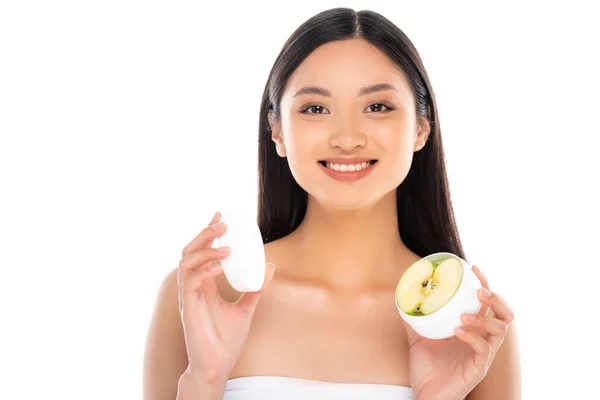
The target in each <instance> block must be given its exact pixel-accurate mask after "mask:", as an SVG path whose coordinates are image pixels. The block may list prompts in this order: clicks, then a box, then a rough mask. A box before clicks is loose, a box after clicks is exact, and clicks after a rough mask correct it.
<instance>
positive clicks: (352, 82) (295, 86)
mask: <svg viewBox="0 0 600 400" xmlns="http://www.w3.org/2000/svg"><path fill="white" fill-rule="evenodd" d="M375 83H390V84H392V85H394V86H395V87H396V88H398V90H399V92H398V93H397V94H398V95H400V96H407V95H410V93H411V90H410V86H409V84H408V82H407V81H406V79H405V78H404V76H403V73H402V71H401V70H400V69H399V68H398V67H397V66H396V64H394V62H393V61H392V60H390V58H389V57H388V56H387V55H386V54H385V53H384V52H382V51H381V50H379V49H378V48H377V47H376V46H374V45H372V44H371V43H369V42H367V41H366V40H364V39H351V40H344V41H335V42H329V43H326V44H324V45H322V46H320V47H318V48H317V49H316V50H314V51H313V52H312V53H311V54H309V55H308V57H306V59H304V61H303V62H302V63H301V64H300V65H299V66H298V68H297V69H296V70H295V71H294V73H293V74H292V75H291V76H290V79H289V80H288V84H287V87H286V93H285V96H286V97H287V96H292V95H293V94H294V93H296V91H298V90H299V89H300V88H302V87H304V86H308V85H311V86H313V85H314V86H320V87H324V88H327V89H329V90H330V91H331V92H332V95H333V96H336V95H345V94H348V95H351V96H356V93H357V92H358V90H359V89H360V88H361V87H364V86H367V85H372V84H375Z"/></svg>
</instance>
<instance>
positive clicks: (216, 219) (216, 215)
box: [208, 211, 221, 226]
mask: <svg viewBox="0 0 600 400" xmlns="http://www.w3.org/2000/svg"><path fill="white" fill-rule="evenodd" d="M220 219H221V213H220V212H218V211H217V212H216V213H215V215H213V217H212V219H211V220H210V223H209V224H208V226H211V225H214V224H216V223H217V222H218V221H219V220H220Z"/></svg>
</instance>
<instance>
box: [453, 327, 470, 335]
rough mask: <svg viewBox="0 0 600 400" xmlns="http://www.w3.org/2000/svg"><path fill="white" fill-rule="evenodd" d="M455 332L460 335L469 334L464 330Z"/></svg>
mask: <svg viewBox="0 0 600 400" xmlns="http://www.w3.org/2000/svg"><path fill="white" fill-rule="evenodd" d="M455 332H456V333H458V334H459V335H466V334H467V332H465V330H464V329H462V328H456V331H455Z"/></svg>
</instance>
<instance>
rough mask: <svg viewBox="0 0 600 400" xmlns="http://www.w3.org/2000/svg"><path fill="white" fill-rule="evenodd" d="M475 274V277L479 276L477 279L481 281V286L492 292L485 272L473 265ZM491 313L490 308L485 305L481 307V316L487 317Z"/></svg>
mask: <svg viewBox="0 0 600 400" xmlns="http://www.w3.org/2000/svg"><path fill="white" fill-rule="evenodd" d="M472 270H473V272H474V273H475V275H476V276H477V278H478V279H479V281H480V282H481V286H482V287H483V288H484V289H486V290H488V291H489V290H490V284H489V282H488V280H487V277H486V276H485V275H484V274H483V272H481V270H480V269H479V268H477V267H476V266H475V265H473V268H472ZM489 313H490V307H489V306H488V305H487V304H485V303H483V304H482V305H481V308H480V309H479V315H481V316H483V317H485V316H488V315H489Z"/></svg>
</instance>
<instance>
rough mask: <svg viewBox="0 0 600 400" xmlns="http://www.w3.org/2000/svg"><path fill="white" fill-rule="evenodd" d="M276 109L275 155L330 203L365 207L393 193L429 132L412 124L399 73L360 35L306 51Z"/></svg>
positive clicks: (308, 188)
mask: <svg viewBox="0 0 600 400" xmlns="http://www.w3.org/2000/svg"><path fill="white" fill-rule="evenodd" d="M373 85H378V86H373ZM307 88H308V89H307ZM311 88H312V89H311ZM316 88H318V89H316ZM368 88H371V89H370V90H369V89H368ZM280 110H281V119H280V121H279V122H278V123H276V124H274V123H273V122H270V123H271V128H272V132H273V134H272V137H273V140H274V141H275V143H276V146H277V151H278V153H279V155H280V156H283V157H287V159H288V163H289V166H290V169H291V172H292V174H293V175H294V178H295V179H296V181H297V182H298V184H299V185H300V186H301V187H302V188H303V189H304V190H306V191H307V192H308V193H309V194H310V195H312V196H313V197H314V198H315V199H316V200H317V201H318V202H319V203H321V204H324V205H327V206H332V207H344V208H348V207H361V206H365V205H371V204H373V203H375V202H377V201H378V200H379V199H381V198H382V197H383V196H385V195H386V194H388V193H390V192H391V191H393V190H395V189H396V188H397V187H398V185H399V184H400V183H402V181H403V180H404V178H405V177H406V175H407V174H408V171H409V169H410V165H411V162H412V157H413V152H415V151H418V150H420V149H421V148H422V147H423V146H424V145H425V143H426V139H427V136H428V135H429V131H430V126H429V124H428V122H427V120H426V119H425V118H423V119H419V121H418V122H419V124H417V118H416V115H415V103H414V98H413V94H412V91H411V89H410V86H409V84H408V82H407V81H406V80H405V78H404V77H403V75H402V74H401V72H400V71H399V70H398V69H397V67H396V66H395V64H393V62H392V61H391V60H390V59H389V58H388V57H387V56H386V55H385V54H384V53H383V52H381V51H380V50H379V49H377V48H376V47H375V46H373V45H371V44H369V43H368V42H367V41H365V40H362V39H354V40H348V41H337V42H330V43H327V44H324V45H322V46H321V47H319V48H318V49H316V50H315V51H314V52H313V53H311V54H310V55H309V56H308V57H307V58H306V59H305V60H304V61H303V62H302V64H301V65H300V66H299V67H298V68H297V69H296V70H295V71H294V73H293V74H292V76H291V77H290V79H289V81H288V84H287V86H286V89H285V92H284V93H283V97H282V100H281V104H280ZM372 161H374V163H373V164H372V165H371V162H372ZM336 164H337V165H336Z"/></svg>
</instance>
